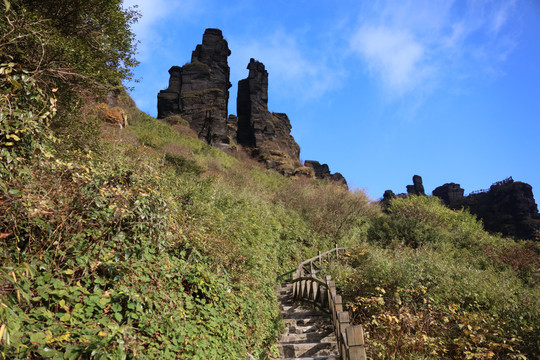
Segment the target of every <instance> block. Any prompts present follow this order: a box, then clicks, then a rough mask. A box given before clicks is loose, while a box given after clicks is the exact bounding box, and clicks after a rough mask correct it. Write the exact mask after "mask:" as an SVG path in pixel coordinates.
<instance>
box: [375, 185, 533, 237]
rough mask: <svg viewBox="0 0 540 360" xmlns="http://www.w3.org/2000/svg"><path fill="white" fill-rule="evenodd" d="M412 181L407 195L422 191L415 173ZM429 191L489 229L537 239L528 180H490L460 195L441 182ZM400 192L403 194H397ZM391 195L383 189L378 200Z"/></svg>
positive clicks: (386, 199)
mask: <svg viewBox="0 0 540 360" xmlns="http://www.w3.org/2000/svg"><path fill="white" fill-rule="evenodd" d="M413 182H414V185H408V186H407V192H408V195H424V193H423V192H424V187H423V185H422V178H421V177H420V176H418V175H415V176H414V178H413ZM432 193H433V196H436V197H438V198H440V199H441V201H442V202H443V203H444V204H445V205H446V206H447V207H449V208H451V209H456V210H457V209H461V208H466V209H468V210H469V211H470V212H471V213H472V214H475V215H476V216H478V218H480V219H481V220H482V222H483V223H484V228H485V229H486V230H487V231H489V232H492V233H497V232H498V233H501V234H503V235H504V236H512V237H516V238H519V239H530V240H540V214H539V213H538V206H537V205H536V202H535V200H534V195H533V192H532V186H531V185H529V184H526V183H523V182H520V181H514V180H513V179H512V177H509V178H508V179H505V180H503V181H498V182H496V183H494V184H493V185H491V187H490V188H489V189H487V190H480V191H475V192H472V193H471V194H469V195H468V196H464V193H465V190H464V189H462V188H461V186H460V185H459V184H456V183H447V184H444V185H441V186H439V187H437V188H435V190H433V192H432ZM403 196H405V194H400V195H398V197H403ZM395 197H396V196H395V195H394V193H393V192H392V191H391V190H387V191H385V193H384V196H383V199H382V200H381V205H382V207H383V209H386V208H387V207H388V204H389V203H390V201H391V200H392V199H393V198H395Z"/></svg>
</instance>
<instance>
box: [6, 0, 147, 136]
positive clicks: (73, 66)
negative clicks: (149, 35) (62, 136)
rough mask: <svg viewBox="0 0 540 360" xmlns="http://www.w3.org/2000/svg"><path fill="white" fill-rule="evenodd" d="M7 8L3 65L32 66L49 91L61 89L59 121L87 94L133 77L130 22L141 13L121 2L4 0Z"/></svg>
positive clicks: (101, 91) (102, 91)
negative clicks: (123, 5)
mask: <svg viewBox="0 0 540 360" xmlns="http://www.w3.org/2000/svg"><path fill="white" fill-rule="evenodd" d="M4 10H5V11H4V14H3V15H2V16H0V34H2V35H0V63H15V64H17V65H18V66H20V67H21V68H23V69H25V70H27V71H28V72H29V74H30V76H32V78H33V79H35V81H36V83H37V86H39V87H41V88H42V89H43V90H44V91H46V92H49V91H51V90H52V89H58V91H57V93H56V96H57V99H58V111H59V114H60V115H63V116H60V117H58V116H57V119H58V120H56V121H57V122H62V119H64V122H65V118H66V114H70V113H72V112H73V111H76V110H77V109H78V108H80V106H81V105H80V104H81V101H80V100H81V98H82V97H83V96H84V94H85V93H86V94H89V93H90V94H92V95H94V94H105V93H107V92H109V91H111V90H112V89H119V88H123V86H122V81H125V80H130V79H131V78H132V76H133V73H132V71H131V69H132V68H133V67H134V66H136V65H137V61H136V59H135V51H136V41H135V37H134V34H133V33H132V32H131V29H130V25H131V24H132V23H134V22H135V21H136V20H137V18H138V16H139V15H138V13H137V12H136V11H135V10H133V9H123V8H122V0H4ZM71 121H72V120H71ZM63 125H65V124H64V123H63Z"/></svg>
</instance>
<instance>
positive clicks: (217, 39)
mask: <svg viewBox="0 0 540 360" xmlns="http://www.w3.org/2000/svg"><path fill="white" fill-rule="evenodd" d="M230 54H231V51H230V50H229V46H228V43H227V41H226V40H225V39H224V38H223V34H222V32H221V30H219V29H206V30H205V32H204V35H203V40H202V44H199V45H197V47H196V48H195V50H194V51H193V53H192V55H191V63H189V64H186V65H184V66H182V67H178V66H173V67H172V68H171V69H170V70H169V74H170V76H171V77H170V80H169V87H168V88H167V89H166V90H162V91H160V92H159V94H158V118H160V119H163V118H167V117H169V116H171V115H175V114H179V115H181V117H182V118H183V119H184V120H186V121H188V122H189V125H190V127H191V128H192V129H193V130H194V131H195V132H196V133H197V135H198V136H199V138H200V139H201V140H203V141H205V142H206V143H208V144H210V145H213V146H216V147H217V148H221V149H226V148H228V147H229V145H230V143H231V140H233V139H234V137H235V135H236V134H235V133H234V129H235V128H236V126H232V127H231V126H228V125H229V124H228V121H227V118H228V101H229V88H230V87H231V83H230V81H229V77H230V68H229V65H228V63H227V58H228V56H229V55H230ZM234 125H235V124H234Z"/></svg>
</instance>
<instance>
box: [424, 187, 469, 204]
mask: <svg viewBox="0 0 540 360" xmlns="http://www.w3.org/2000/svg"><path fill="white" fill-rule="evenodd" d="M432 193H433V196H437V197H438V198H440V199H441V200H442V201H443V202H444V204H445V205H446V206H450V207H452V206H454V205H455V204H457V203H458V202H460V201H461V200H462V199H463V194H464V193H465V190H463V189H462V188H461V186H460V185H459V184H455V183H447V184H444V185H441V186H439V187H437V188H435V190H433V192H432Z"/></svg>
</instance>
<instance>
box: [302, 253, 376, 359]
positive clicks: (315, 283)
mask: <svg viewBox="0 0 540 360" xmlns="http://www.w3.org/2000/svg"><path fill="white" fill-rule="evenodd" d="M344 250H346V248H338V246H337V245H336V247H335V248H334V249H332V250H330V251H327V252H324V253H321V252H320V251H319V255H317V256H314V257H312V258H311V259H308V260H306V261H303V262H301V263H300V265H298V267H297V269H296V273H294V275H293V279H292V283H293V296H294V298H295V299H297V300H301V301H309V302H311V303H312V304H314V305H315V306H317V307H318V308H319V309H321V310H323V311H325V312H327V313H329V314H330V316H331V319H332V325H333V326H334V331H335V334H336V338H337V342H338V348H339V354H340V356H341V359H343V360H365V359H367V356H366V349H365V344H364V329H363V327H362V326H361V325H357V326H351V325H350V321H349V312H348V311H343V304H342V299H341V296H340V295H337V293H336V284H335V282H334V281H333V280H332V278H331V277H330V276H329V275H327V276H326V277H325V280H321V279H319V278H318V277H317V274H318V273H319V272H320V271H321V269H322V265H323V261H324V260H329V259H330V257H333V256H335V257H339V252H340V251H344Z"/></svg>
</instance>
